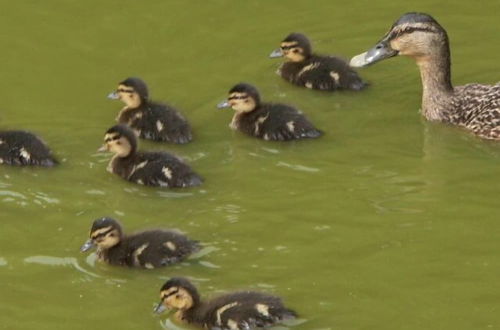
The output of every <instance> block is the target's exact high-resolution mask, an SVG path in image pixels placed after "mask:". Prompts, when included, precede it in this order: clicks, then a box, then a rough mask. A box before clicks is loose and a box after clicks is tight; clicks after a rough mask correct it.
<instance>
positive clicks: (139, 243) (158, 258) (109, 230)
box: [80, 218, 200, 269]
mask: <svg viewBox="0 0 500 330" xmlns="http://www.w3.org/2000/svg"><path fill="white" fill-rule="evenodd" d="M93 247H97V257H98V259H99V260H101V261H104V262H107V263H109V264H111V265H118V266H129V267H138V268H149V269H152V268H157V267H162V266H168V265H171V264H175V263H178V262H180V261H182V260H184V259H186V258H187V257H188V256H189V255H190V254H192V253H194V252H197V251H198V250H199V249H200V246H199V244H198V242H197V241H192V240H190V239H189V238H187V237H186V236H185V235H182V234H180V233H178V232H175V231H170V230H162V229H155V230H149V231H144V232H140V233H136V234H132V235H129V236H127V235H125V234H124V233H123V230H122V226H121V225H120V223H119V222H118V221H116V220H115V219H112V218H100V219H96V220H95V221H94V223H93V224H92V228H91V229H90V238H89V240H87V241H86V242H85V244H83V245H82V247H81V248H80V251H81V252H85V251H88V250H90V249H91V248H93Z"/></svg>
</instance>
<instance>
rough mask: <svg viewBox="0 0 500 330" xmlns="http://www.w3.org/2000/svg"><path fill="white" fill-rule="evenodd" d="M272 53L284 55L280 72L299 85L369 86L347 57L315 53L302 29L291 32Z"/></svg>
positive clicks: (330, 87) (323, 87)
mask: <svg viewBox="0 0 500 330" xmlns="http://www.w3.org/2000/svg"><path fill="white" fill-rule="evenodd" d="M270 57H271V58H275V57H284V58H285V63H283V64H282V65H281V67H280V68H279V69H278V72H277V73H278V74H279V75H280V76H281V77H282V78H283V79H285V80H287V81H289V82H291V83H292V84H295V85H298V86H303V87H307V88H312V89H319V90H325V91H335V90H341V89H348V90H354V91H359V90H362V89H363V88H365V87H366V86H367V83H366V82H364V81H363V80H362V79H361V77H360V76H359V75H358V73H357V72H356V71H355V70H354V69H352V68H351V67H350V66H349V64H348V63H347V62H346V61H345V60H343V59H341V58H339V57H335V56H321V55H316V54H314V53H313V52H312V47H311V42H310V41H309V39H308V38H307V37H306V36H305V35H303V34H301V33H291V34H289V35H288V36H287V37H286V38H285V39H284V40H283V41H282V42H281V46H280V48H278V49H276V50H275V51H273V52H272V53H271V55H270Z"/></svg>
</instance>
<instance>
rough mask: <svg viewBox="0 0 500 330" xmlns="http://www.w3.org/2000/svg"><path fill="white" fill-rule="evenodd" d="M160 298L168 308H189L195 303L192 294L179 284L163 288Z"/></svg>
mask: <svg viewBox="0 0 500 330" xmlns="http://www.w3.org/2000/svg"><path fill="white" fill-rule="evenodd" d="M160 300H161V303H162V304H163V305H164V306H165V307H167V308H168V309H177V310H188V309H190V308H191V307H193V305H194V300H193V297H192V296H191V294H190V293H189V292H188V291H187V290H186V289H184V288H182V287H178V286H174V287H170V288H168V289H166V290H162V291H161V292H160Z"/></svg>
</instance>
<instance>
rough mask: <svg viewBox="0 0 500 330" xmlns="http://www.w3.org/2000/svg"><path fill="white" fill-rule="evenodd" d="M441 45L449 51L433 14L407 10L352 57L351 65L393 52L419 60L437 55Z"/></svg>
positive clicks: (378, 58) (440, 51) (373, 60)
mask: <svg viewBox="0 0 500 330" xmlns="http://www.w3.org/2000/svg"><path fill="white" fill-rule="evenodd" d="M443 48H444V50H445V51H448V54H449V44H448V35H447V33H446V31H445V30H444V29H443V28H442V27H441V25H439V23H438V22H437V21H436V20H435V19H434V18H432V16H430V15H428V14H424V13H407V14H404V15H403V16H401V17H400V18H399V19H398V20H397V21H396V22H395V23H394V24H393V25H392V27H391V29H390V30H389V32H387V34H386V35H385V36H384V37H383V38H382V39H381V40H380V41H379V42H378V43H377V44H376V45H375V46H374V47H372V48H371V49H370V50H368V51H366V52H364V53H362V54H359V55H357V56H354V57H353V58H352V59H351V62H350V65H351V66H352V67H364V66H367V65H370V64H373V63H377V62H379V61H382V60H384V59H387V58H391V57H393V56H396V55H405V56H410V57H413V58H415V60H416V61H417V62H420V61H425V60H427V59H429V58H431V57H433V56H440V55H441V54H442V51H443Z"/></svg>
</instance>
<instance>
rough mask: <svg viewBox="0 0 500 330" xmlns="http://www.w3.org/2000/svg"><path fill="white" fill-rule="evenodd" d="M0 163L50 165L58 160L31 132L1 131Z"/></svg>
mask: <svg viewBox="0 0 500 330" xmlns="http://www.w3.org/2000/svg"><path fill="white" fill-rule="evenodd" d="M0 164H8V165H16V166H44V167H52V166H54V165H56V164H58V162H57V160H56V159H55V158H54V156H53V155H52V151H51V150H50V149H49V147H48V146H47V145H46V144H45V142H43V141H42V140H41V139H40V138H39V137H38V136H36V135H34V134H33V133H30V132H25V131H2V132H0Z"/></svg>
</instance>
